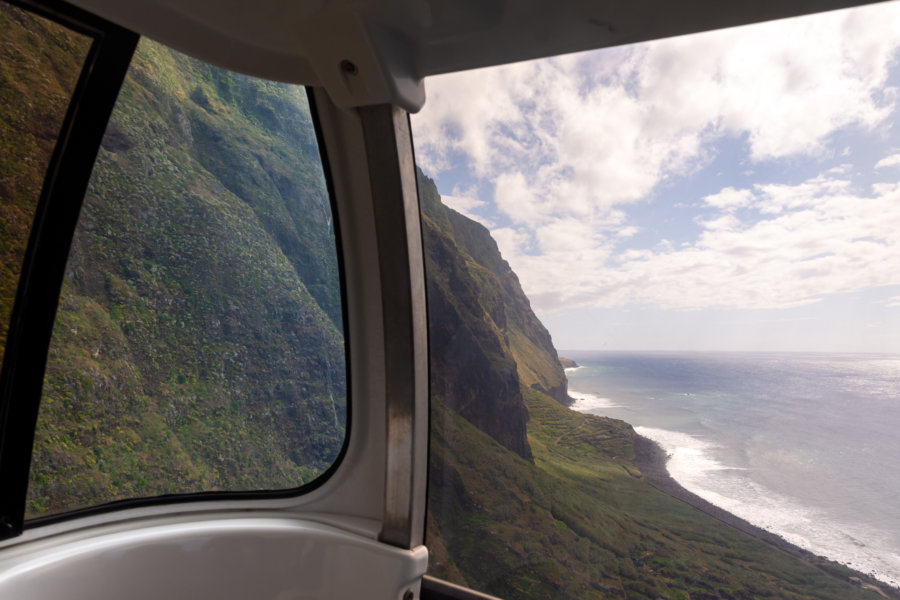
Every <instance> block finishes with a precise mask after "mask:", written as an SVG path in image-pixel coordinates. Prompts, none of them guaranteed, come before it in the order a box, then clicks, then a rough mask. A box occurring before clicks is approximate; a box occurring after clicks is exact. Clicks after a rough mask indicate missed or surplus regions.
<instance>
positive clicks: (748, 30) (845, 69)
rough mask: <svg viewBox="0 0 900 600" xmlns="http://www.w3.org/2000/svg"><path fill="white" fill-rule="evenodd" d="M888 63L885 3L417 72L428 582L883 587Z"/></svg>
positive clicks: (893, 274)
mask: <svg viewBox="0 0 900 600" xmlns="http://www.w3.org/2000/svg"><path fill="white" fill-rule="evenodd" d="M898 58H900V4H898V3H896V2H895V3H886V4H880V5H876V6H870V7H865V8H862V9H855V10H849V11H838V12H831V13H824V14H821V15H815V16H811V17H807V18H802V19H795V20H788V21H780V22H772V23H765V24H760V25H758V26H752V27H744V28H737V29H731V30H727V31H721V32H710V33H706V34H702V35H696V36H688V37H681V38H673V39H668V40H660V41H657V42H653V43H648V44H640V45H635V46H630V47H622V48H613V49H608V50H604V51H601V52H593V53H585V54H581V55H573V56H565V57H558V58H555V59H551V60H546V61H533V62H526V63H519V64H514V65H508V66H504V67H499V68H496V69H481V70H478V71H473V72H471V73H460V74H454V75H445V76H441V77H435V78H433V79H431V80H429V82H428V96H429V99H428V103H427V104H426V106H425V107H424V108H423V110H422V111H421V112H420V113H419V114H417V115H415V116H413V118H412V123H413V129H414V135H415V141H416V157H417V160H418V161H419V162H420V165H421V166H422V168H423V171H424V173H423V174H420V188H419V192H420V203H421V206H422V212H423V231H424V244H425V249H426V269H427V276H428V286H429V287H428V302H429V319H430V335H431V337H430V339H431V344H432V346H431V375H432V382H431V383H432V394H433V395H432V412H431V457H430V461H431V462H430V472H429V473H430V479H429V500H428V501H429V507H428V508H429V511H428V517H427V519H428V521H427V527H428V528H427V537H426V539H427V544H428V546H429V550H430V551H431V560H430V563H429V569H430V572H431V573H432V574H433V575H435V576H438V577H443V578H446V579H449V580H451V581H453V582H457V583H460V584H463V585H468V586H470V587H473V588H477V589H479V590H483V591H486V592H489V593H491V594H495V595H497V596H500V597H506V598H610V597H614V598H619V597H621V598H653V599H655V598H763V597H771V598H835V599H843V598H865V597H869V596H877V595H878V593H879V592H878V591H875V590H876V588H878V589H880V590H881V591H882V592H884V594H886V595H889V594H892V593H893V594H896V591H895V590H893V591H892V590H891V589H890V586H894V587H900V561H898V559H897V557H898V556H900V512H898V511H897V510H896V498H897V496H898V494H900V471H898V469H897V468H896V464H895V463H896V457H897V456H898V455H900V442H898V439H900V438H898V436H897V435H896V430H897V427H898V426H900V403H898V398H900V301H898V300H900V236H898V232H900V154H898V149H900V125H898V123H900V119H898V115H900V104H898V101H897V86H898V84H900V61H898ZM425 174H428V176H429V177H433V180H432V179H430V178H428V177H426V176H425ZM439 190H440V192H441V194H440V195H439V193H438V191H439ZM441 196H442V197H441ZM507 261H508V262H507ZM526 294H527V296H526ZM532 311H533V312H532ZM538 317H540V320H538ZM541 322H543V324H544V325H546V326H547V328H546V329H545V328H544V325H542V324H541ZM550 333H552V335H553V337H552V341H551V338H550ZM555 347H558V348H561V349H563V350H561V351H560V352H559V353H558V352H557V350H556V349H555ZM569 349H572V350H569ZM558 354H562V355H563V356H565V357H567V358H568V359H574V360H575V362H574V363H573V362H571V361H568V360H565V359H561V358H559V356H558ZM567 385H568V388H567ZM851 567H852V568H851ZM854 569H855V570H854Z"/></svg>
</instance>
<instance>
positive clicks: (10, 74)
mask: <svg viewBox="0 0 900 600" xmlns="http://www.w3.org/2000/svg"><path fill="white" fill-rule="evenodd" d="M90 43H91V40H90V39H88V38H85V37H84V36H81V35H78V34H76V33H74V32H71V31H69V30H68V29H66V28H64V27H61V26H59V25H56V24H55V23H52V22H50V21H47V20H45V19H42V18H40V17H35V16H33V15H30V14H28V13H26V12H24V11H22V10H20V9H17V8H14V7H12V6H10V5H9V4H6V3H0V65H2V68H0V106H3V107H4V108H3V110H2V111H0V199H2V202H0V361H2V359H3V352H4V349H5V347H6V333H7V330H8V328H9V318H10V315H11V313H12V307H13V300H14V299H15V295H16V286H17V285H18V282H19V272H20V270H21V267H22V260H23V259H24V257H25V245H26V243H27V241H28V230H29V229H30V228H31V221H32V219H33V218H34V211H35V207H36V206H37V203H38V197H39V196H40V193H41V185H42V183H43V181H44V173H45V172H46V170H47V165H48V164H49V162H50V155H51V154H52V153H53V147H54V145H55V143H56V136H57V135H58V134H59V128H60V125H61V124H62V121H63V117H64V116H65V113H66V107H67V106H68V104H69V96H70V95H71V91H72V90H73V89H74V88H75V83H76V81H78V75H79V74H80V72H81V63H82V61H83V60H84V57H85V56H86V55H87V51H88V48H90Z"/></svg>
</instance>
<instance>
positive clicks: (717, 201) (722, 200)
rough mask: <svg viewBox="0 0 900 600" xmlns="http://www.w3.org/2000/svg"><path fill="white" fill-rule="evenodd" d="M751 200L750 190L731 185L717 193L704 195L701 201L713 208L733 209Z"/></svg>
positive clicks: (745, 204)
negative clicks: (737, 188) (735, 187)
mask: <svg viewBox="0 0 900 600" xmlns="http://www.w3.org/2000/svg"><path fill="white" fill-rule="evenodd" d="M752 200H753V193H752V192H751V191H750V190H736V189H734V188H733V187H730V186H729V187H727V188H725V189H723V190H721V191H720V192H719V193H717V194H710V195H709V196H704V198H703V201H704V202H705V203H706V204H708V205H710V206H714V207H715V208H721V209H735V208H741V207H743V206H747V205H748V204H750V202H751V201H752Z"/></svg>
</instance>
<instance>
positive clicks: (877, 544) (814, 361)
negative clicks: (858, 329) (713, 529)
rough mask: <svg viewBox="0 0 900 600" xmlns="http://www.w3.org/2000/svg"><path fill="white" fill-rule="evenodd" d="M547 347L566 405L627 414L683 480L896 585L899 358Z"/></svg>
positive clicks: (798, 541) (899, 565) (899, 560)
mask: <svg viewBox="0 0 900 600" xmlns="http://www.w3.org/2000/svg"><path fill="white" fill-rule="evenodd" d="M560 354H561V355H563V356H566V357H568V358H571V359H573V360H575V361H576V362H577V363H578V364H579V365H580V366H579V367H578V368H573V369H566V374H567V376H568V378H569V394H570V395H571V396H572V397H573V398H575V399H576V403H575V405H574V406H573V408H575V409H576V410H579V411H581V412H586V413H592V414H597V415H603V416H608V417H613V418H616V419H622V420H624V421H627V422H629V423H631V424H632V425H633V426H634V427H635V430H636V431H637V432H638V433H640V434H641V435H643V436H645V437H648V438H650V439H652V440H654V441H656V442H657V443H658V444H659V445H661V446H662V447H663V449H664V450H665V451H666V452H667V453H668V454H669V456H670V458H669V461H668V464H667V468H668V470H669V473H670V474H671V475H672V477H673V478H674V479H675V480H676V481H678V482H679V483H680V484H681V485H682V486H684V487H685V488H686V489H688V490H690V491H691V492H693V493H695V494H697V495H698V496H700V497H702V498H704V499H706V500H707V501H709V502H711V503H712V504H715V505H717V506H719V507H721V508H723V509H725V510H727V511H729V512H731V513H732V514H735V515H737V516H739V517H741V518H743V519H745V520H746V521H749V522H750V523H752V524H754V525H757V526H759V527H762V528H764V529H766V530H768V531H771V532H773V533H775V534H777V535H780V536H781V537H783V538H784V539H786V540H787V541H789V542H791V543H793V544H795V545H797V546H800V547H802V548H805V549H807V550H809V551H811V552H814V553H816V554H819V555H821V556H825V557H828V558H830V559H832V560H835V561H838V562H841V563H843V564H846V565H848V566H851V567H853V568H855V569H857V570H859V571H862V572H865V573H870V574H872V575H873V576H875V577H876V578H878V579H880V580H881V581H884V582H885V583H888V584H890V585H893V586H895V587H900V356H888V355H873V354H824V353H822V354H820V353H815V354H812V353H811V354H806V353H745V352H722V353H706V352H682V353H671V352H584V351H571V352H561V353H560Z"/></svg>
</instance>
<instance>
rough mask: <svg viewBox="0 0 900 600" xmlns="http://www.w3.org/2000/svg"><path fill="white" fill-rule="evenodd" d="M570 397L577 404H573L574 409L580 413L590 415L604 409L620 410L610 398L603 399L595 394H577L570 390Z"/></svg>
mask: <svg viewBox="0 0 900 600" xmlns="http://www.w3.org/2000/svg"><path fill="white" fill-rule="evenodd" d="M578 368H580V367H578ZM569 395H570V396H571V397H572V398H574V399H575V403H574V404H572V409H573V410H577V411H578V412H586V413H589V412H593V411H595V410H601V409H604V408H619V405H618V404H616V403H615V402H613V401H612V400H610V399H609V398H603V397H602V396H597V395H595V394H588V393H586V392H576V391H575V390H572V389H570V390H569Z"/></svg>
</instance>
